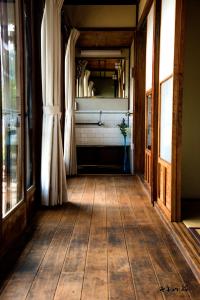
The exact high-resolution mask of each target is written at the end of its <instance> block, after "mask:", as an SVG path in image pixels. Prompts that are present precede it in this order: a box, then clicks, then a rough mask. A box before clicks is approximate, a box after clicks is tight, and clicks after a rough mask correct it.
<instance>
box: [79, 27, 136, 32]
mask: <svg viewBox="0 0 200 300" xmlns="http://www.w3.org/2000/svg"><path fill="white" fill-rule="evenodd" d="M76 28H77V30H79V31H81V32H93V31H100V32H101V31H105V32H110V31H115V32H116V31H131V32H133V31H136V30H137V28H136V27H135V26H134V27H76Z"/></svg>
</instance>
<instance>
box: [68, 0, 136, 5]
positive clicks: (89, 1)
mask: <svg viewBox="0 0 200 300" xmlns="http://www.w3.org/2000/svg"><path fill="white" fill-rule="evenodd" d="M138 2H139V1H138V0H101V1H98V0H64V5H136V4H137V3H138Z"/></svg>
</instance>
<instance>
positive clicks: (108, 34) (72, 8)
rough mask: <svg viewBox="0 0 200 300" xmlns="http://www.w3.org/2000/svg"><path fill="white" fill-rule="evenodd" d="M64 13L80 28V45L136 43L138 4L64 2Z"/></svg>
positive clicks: (84, 46) (126, 45) (68, 19)
mask: <svg viewBox="0 0 200 300" xmlns="http://www.w3.org/2000/svg"><path fill="white" fill-rule="evenodd" d="M71 2H72V1H71ZM74 2H75V3H78V2H80V0H79V1H78V0H77V1H74V0H73V3H74ZM87 2H88V1H87ZM89 2H92V1H89ZM94 2H95V1H94ZM97 2H98V1H97ZM101 2H102V1H101ZM111 2H113V1H111ZM115 2H116V1H115ZM123 2H125V3H130V2H131V3H135V2H136V1H123ZM68 3H70V1H68ZM84 3H85V1H84ZM107 3H110V1H107ZM64 15H65V23H66V24H68V25H70V27H75V28H77V29H78V30H79V31H80V37H79V39H78V41H77V47H78V48H87V49H101V48H106V49H107V48H112V49H113V48H124V47H130V46H131V44H132V41H133V35H134V30H135V28H136V5H128V4H126V5H108V4H107V5H78V4H76V5H64Z"/></svg>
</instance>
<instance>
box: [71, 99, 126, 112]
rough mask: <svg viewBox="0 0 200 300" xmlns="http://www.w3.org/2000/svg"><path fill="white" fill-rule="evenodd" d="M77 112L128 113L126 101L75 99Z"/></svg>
mask: <svg viewBox="0 0 200 300" xmlns="http://www.w3.org/2000/svg"><path fill="white" fill-rule="evenodd" d="M76 102H77V105H78V110H82V111H83V110H84V111H99V110H102V111H107V110H109V111H128V99H120V98H110V99H109V98H88V99H87V98H76Z"/></svg>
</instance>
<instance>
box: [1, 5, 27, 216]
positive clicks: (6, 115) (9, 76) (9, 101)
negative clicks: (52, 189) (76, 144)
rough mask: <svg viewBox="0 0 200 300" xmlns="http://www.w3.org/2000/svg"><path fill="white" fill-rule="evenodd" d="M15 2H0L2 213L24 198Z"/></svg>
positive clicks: (8, 210)
mask: <svg viewBox="0 0 200 300" xmlns="http://www.w3.org/2000/svg"><path fill="white" fill-rule="evenodd" d="M18 13H19V8H18V1H14V0H13V1H3V2H1V3H0V14H1V15H0V22H1V24H0V25H1V26H0V37H1V43H0V45H1V46H0V47H1V48H0V57H1V107H2V118H1V126H2V140H1V143H2V147H1V155H2V214H3V217H5V216H6V215H7V214H8V213H9V212H10V211H11V210H12V209H13V208H15V207H16V205H17V204H18V203H19V202H20V201H22V200H23V192H22V186H23V184H22V183H23V168H22V157H23V155H22V152H23V151H22V149H23V147H22V135H23V133H22V84H21V83H22V81H21V79H22V74H21V71H22V69H21V65H22V61H21V53H20V24H19V15H18Z"/></svg>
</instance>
